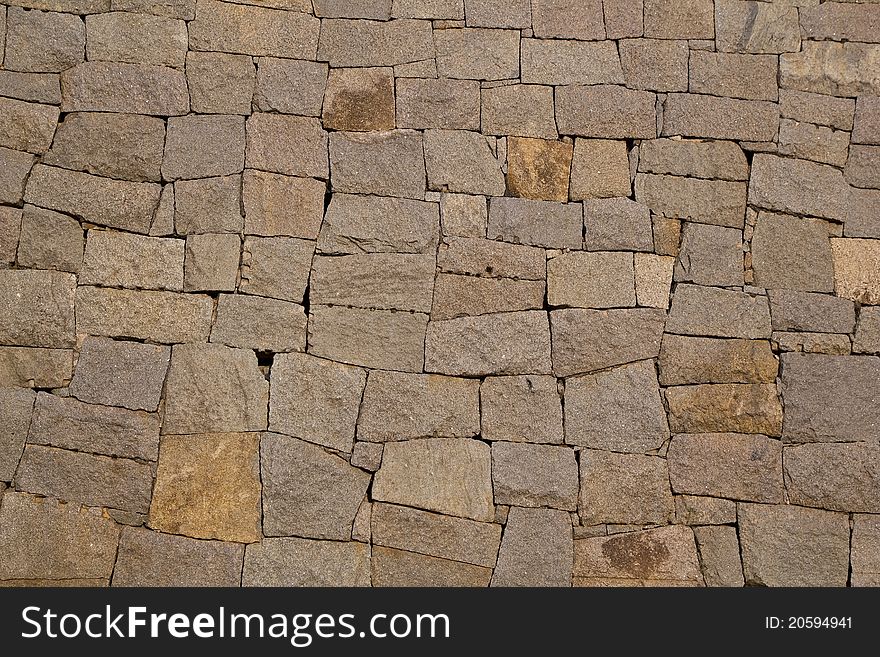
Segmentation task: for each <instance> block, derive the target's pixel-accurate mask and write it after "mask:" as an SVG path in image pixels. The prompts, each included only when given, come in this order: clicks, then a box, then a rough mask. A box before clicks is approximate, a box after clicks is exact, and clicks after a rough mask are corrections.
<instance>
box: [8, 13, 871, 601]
mask: <svg viewBox="0 0 880 657" xmlns="http://www.w3.org/2000/svg"><path fill="white" fill-rule="evenodd" d="M0 52H2V53H3V66H2V70H0V309H2V310H0V417H2V419H3V422H2V425H3V426H2V428H0V496H2V502H0V583H3V584H27V585H37V584H89V585H107V584H114V585H168V584H176V585H239V584H243V585H282V586H298V585H370V584H372V585H374V586H383V585H445V586H451V585H456V586H459V585H464V586H486V585H496V586H500V585H541V586H545V585H549V586H570V585H575V586H580V585H586V586H593V585H599V586H604V585H629V586H641V585H709V586H741V585H743V584H747V585H755V584H756V585H771V586H779V585H786V586H787V585H828V586H845V585H871V584H873V585H880V3H878V1H877V0H861V1H860V0H851V1H848V2H844V1H839V2H821V3H820V2H819V0H799V1H798V2H791V1H788V0H786V1H781V0H780V1H774V2H744V1H741V0H714V1H713V0H644V2H643V0H577V1H575V0H531V1H530V0H348V1H346V0H314V2H311V1H309V0H233V1H229V2H223V1H218V0H3V1H2V2H0Z"/></svg>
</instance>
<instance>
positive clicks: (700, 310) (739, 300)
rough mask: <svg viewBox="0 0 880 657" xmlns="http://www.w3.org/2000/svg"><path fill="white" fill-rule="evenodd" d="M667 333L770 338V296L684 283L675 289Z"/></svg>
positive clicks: (752, 338)
mask: <svg viewBox="0 0 880 657" xmlns="http://www.w3.org/2000/svg"><path fill="white" fill-rule="evenodd" d="M666 331H667V332H668V333H678V334H681V335H704V336H712V337H719V338H747V339H750V340H755V339H758V338H769V337H770V307H769V305H768V303H767V297H753V296H750V295H748V294H746V293H745V292H736V291H732V290H722V289H719V288H712V287H702V286H699V285H685V284H682V285H679V286H678V287H677V288H676V290H675V294H674V296H673V299H672V310H671V311H670V312H669V321H668V322H667V323H666Z"/></svg>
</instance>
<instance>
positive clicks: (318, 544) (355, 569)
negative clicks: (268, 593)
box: [242, 538, 370, 586]
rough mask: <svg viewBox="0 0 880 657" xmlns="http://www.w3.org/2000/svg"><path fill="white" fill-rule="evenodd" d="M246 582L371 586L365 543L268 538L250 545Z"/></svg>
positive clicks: (255, 584) (245, 566)
mask: <svg viewBox="0 0 880 657" xmlns="http://www.w3.org/2000/svg"><path fill="white" fill-rule="evenodd" d="M242 585H243V586H369V585H370V546H369V545H365V544H364V543H353V542H348V543H340V542H337V541H314V540H309V539H305V538H268V539H263V541H261V542H260V543H253V544H251V545H248V546H247V549H246V552H245V557H244V570H243V571H242Z"/></svg>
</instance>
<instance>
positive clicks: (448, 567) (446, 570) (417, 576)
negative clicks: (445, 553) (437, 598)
mask: <svg viewBox="0 0 880 657" xmlns="http://www.w3.org/2000/svg"><path fill="white" fill-rule="evenodd" d="M371 564H372V581H373V586H395V587H402V586H418V587H425V586H443V587H449V586H460V587H485V586H488V585H489V580H490V579H491V578H492V569H491V568H484V567H482V566H475V565H473V564H469V563H461V562H459V561H450V560H449V559H438V558H436V557H429V556H427V555H423V554H416V553H414V552H406V551H404V550H394V549H391V548H385V547H379V546H376V547H374V548H373V555H372V559H371Z"/></svg>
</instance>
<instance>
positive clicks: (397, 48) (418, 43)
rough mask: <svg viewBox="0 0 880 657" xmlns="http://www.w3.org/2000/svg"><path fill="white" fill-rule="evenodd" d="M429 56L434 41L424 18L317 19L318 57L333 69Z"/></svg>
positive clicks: (397, 62) (407, 60) (383, 63)
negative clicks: (319, 28) (420, 19)
mask: <svg viewBox="0 0 880 657" xmlns="http://www.w3.org/2000/svg"><path fill="white" fill-rule="evenodd" d="M316 22H317V21H316ZM315 29H316V30H317V28H315ZM433 57H434V44H433V40H432V38H431V23H430V22H428V21H416V20H393V21H387V22H377V21H365V20H336V19H329V20H323V21H321V41H320V44H319V46H318V60H319V61H325V62H330V66H332V67H334V68H336V67H343V66H396V65H398V64H407V63H410V62H419V61H423V60H425V59H432V58H433ZM312 58H313V56H308V57H300V59H312Z"/></svg>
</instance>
